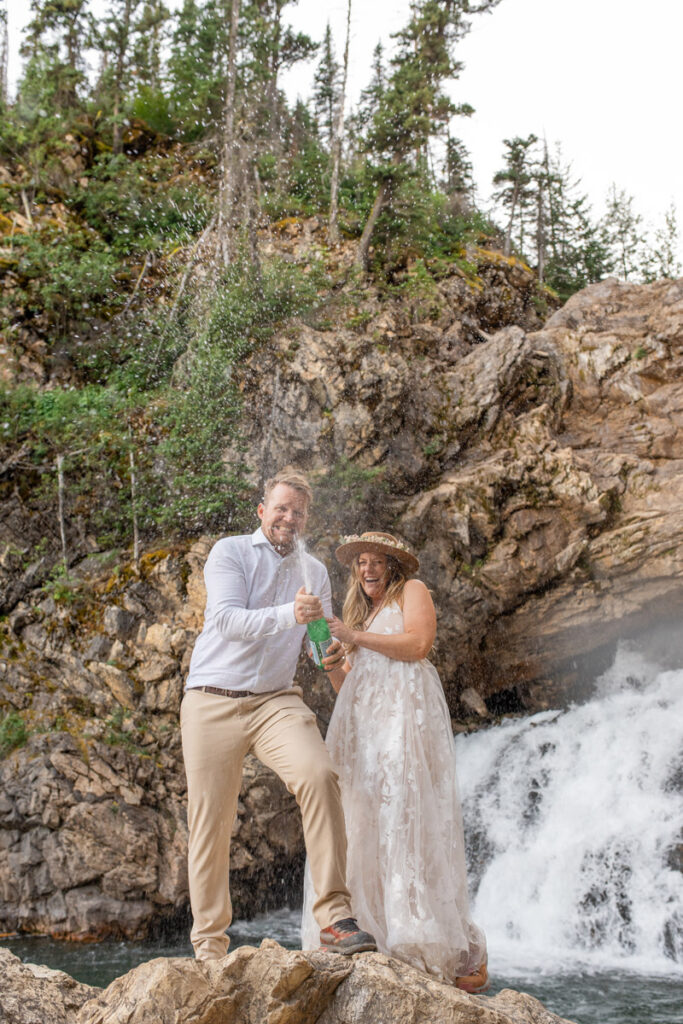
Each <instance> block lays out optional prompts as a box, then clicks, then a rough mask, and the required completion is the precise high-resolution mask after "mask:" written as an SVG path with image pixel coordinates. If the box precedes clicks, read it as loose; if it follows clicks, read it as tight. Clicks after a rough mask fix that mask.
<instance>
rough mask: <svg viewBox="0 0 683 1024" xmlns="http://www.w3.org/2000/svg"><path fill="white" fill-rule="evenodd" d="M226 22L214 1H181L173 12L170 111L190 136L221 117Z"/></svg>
mask: <svg viewBox="0 0 683 1024" xmlns="http://www.w3.org/2000/svg"><path fill="white" fill-rule="evenodd" d="M229 23H230V22H229V19H226V18H225V13H224V11H222V10H221V9H220V8H219V7H218V4H217V3H216V0H203V2H201V3H200V2H198V0H183V6H182V7H181V9H180V11H179V12H178V14H177V15H176V18H175V28H174V30H173V34H172V37H171V53H170V57H169V60H168V69H167V77H168V83H169V87H170V100H171V109H172V112H173V114H174V116H175V117H176V119H177V121H178V122H179V123H180V125H181V128H182V131H183V133H184V135H185V136H186V137H187V138H189V139H193V138H197V137H199V136H201V135H203V134H204V133H205V132H206V131H207V129H209V128H210V127H211V126H214V125H215V124H217V123H218V122H219V120H220V118H221V114H222V111H223V104H224V90H225V77H226V69H227V50H228V36H227V31H226V29H227V26H228V25H229Z"/></svg>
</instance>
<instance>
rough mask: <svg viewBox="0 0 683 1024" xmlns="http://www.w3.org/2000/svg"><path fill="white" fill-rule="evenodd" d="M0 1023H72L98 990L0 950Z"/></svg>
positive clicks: (66, 975) (7, 951)
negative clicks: (23, 961) (24, 961)
mask: <svg viewBox="0 0 683 1024" xmlns="http://www.w3.org/2000/svg"><path fill="white" fill-rule="evenodd" d="M0 975H1V976H2V984H0V1020H1V1021H2V1022H3V1024H73V1021H75V1019H76V1015H77V1013H78V1011H79V1010H80V1008H81V1007H82V1006H83V1004H84V1003H86V1002H87V1001H89V1000H90V999H92V998H93V996H94V995H96V994H97V992H98V989H96V988H92V987H91V986H90V985H81V984H80V982H78V981H74V979H73V978H71V977H69V975H68V974H64V972H63V971H53V970H51V969H50V968H49V967H43V966H41V965H39V964H24V963H22V962H21V960H20V959H19V958H18V957H16V956H14V955H13V954H12V953H10V951H9V950H8V949H0Z"/></svg>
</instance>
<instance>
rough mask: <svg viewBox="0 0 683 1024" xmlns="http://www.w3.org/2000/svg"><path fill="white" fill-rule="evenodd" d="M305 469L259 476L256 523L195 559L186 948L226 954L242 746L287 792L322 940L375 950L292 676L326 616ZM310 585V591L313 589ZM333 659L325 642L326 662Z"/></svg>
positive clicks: (326, 589)
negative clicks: (200, 624)
mask: <svg viewBox="0 0 683 1024" xmlns="http://www.w3.org/2000/svg"><path fill="white" fill-rule="evenodd" d="M310 503H311V489H310V487H309V485H308V482H307V480H306V479H305V477H303V476H301V475H300V474H298V473H294V472H289V471H283V472H281V473H278V474H277V476H275V477H273V478H272V479H271V480H268V481H267V482H266V485H265V492H264V497H263V500H262V502H261V503H260V504H259V506H258V510H257V511H258V517H259V519H260V520H261V527H260V528H259V529H258V530H256V532H255V533H253V534H251V535H246V536H240V537H225V538H223V539H222V540H219V541H218V542H217V544H215V545H214V547H213V548H212V549H211V552H210V554H209V557H208V559H207V562H206V566H205V568H204V578H205V580H206V611H205V614H204V628H203V630H202V632H201V634H200V635H199V637H198V638H197V643H196V645H195V648H194V651H193V653H192V660H191V662H190V672H189V676H188V679H187V684H186V687H185V691H186V692H185V697H184V698H183V703H182V707H181V712H180V720H181V728H182V739H183V757H184V759H185V772H186V775H187V791H188V824H189V830H190V839H189V851H188V868H189V883H190V902H191V905H192V914H193V918H194V920H193V927H192V933H191V939H192V944H193V946H194V950H195V956H196V957H197V958H198V959H200V960H213V959H218V958H220V957H222V956H225V954H226V953H227V950H228V943H229V939H228V937H227V935H226V934H225V930H226V928H227V927H228V926H229V924H230V921H231V919H232V908H231V904H230V893H229V884H228V864H229V858H230V835H231V832H232V827H233V823H234V820H235V813H236V809H237V798H238V795H239V790H240V782H241V777H242V762H243V760H244V757H245V755H246V754H247V753H249V752H251V753H253V754H255V755H256V756H257V757H258V758H259V760H260V761H262V762H263V763H264V764H265V765H267V766H268V767H269V768H272V769H273V770H274V771H275V772H277V774H278V775H279V776H280V778H281V779H282V780H283V782H284V783H285V785H286V786H287V788H288V790H289V791H290V793H293V794H294V796H295V797H296V800H297V803H298V804H299V808H300V810H301V815H302V819H303V826H304V838H305V841H306V850H307V853H308V860H309V864H310V868H311V874H312V877H313V885H314V888H315V891H316V895H317V897H318V898H317V900H316V903H315V904H314V907H313V912H314V914H315V917H316V921H317V922H318V924H319V925H320V928H321V933H320V942H321V945H322V946H323V948H325V949H328V950H330V951H335V952H339V953H347V954H349V953H357V952H361V951H362V950H368V949H375V948H376V946H375V940H374V939H373V937H372V936H371V935H368V933H367V932H363V931H361V930H360V929H359V927H358V925H357V923H356V921H355V920H354V918H353V914H352V910H351V898H350V895H349V892H348V889H347V888H346V830H345V826H344V814H343V811H342V805H341V797H340V793H339V783H338V779H337V775H336V773H335V771H334V768H333V767H332V763H331V761H330V758H329V755H328V753H327V748H326V747H325V744H324V743H323V740H322V737H321V735H320V733H319V731H318V727H317V723H316V720H315V715H314V714H313V712H312V711H311V710H310V709H309V708H307V707H306V705H305V704H304V702H303V701H302V699H301V689H300V688H299V687H298V686H293V685H292V679H293V676H294V671H295V668H296V663H297V659H298V655H299V652H300V650H301V643H302V640H303V637H304V635H305V632H306V624H307V623H308V622H312V621H313V620H314V619H317V618H320V617H321V616H322V615H323V614H327V615H330V614H331V609H332V604H331V590H330V581H329V577H328V575H327V570H326V569H325V567H324V566H323V565H322V563H321V562H319V561H318V560H317V559H315V558H313V557H311V556H310V555H308V554H305V555H303V556H301V557H303V558H305V559H306V561H307V573H308V577H309V579H310V584H311V589H312V591H313V593H311V594H308V593H307V592H306V589H305V587H304V586H303V585H302V583H303V579H304V574H303V569H302V563H301V557H300V556H299V552H298V551H297V550H296V540H297V538H298V537H299V536H302V535H303V533H304V531H305V528H306V521H307V519H308V512H309V508H310ZM316 595H319V596H316ZM340 657H341V652H340V645H338V644H335V646H334V648H332V649H331V650H330V655H329V657H328V658H327V659H326V662H325V664H326V667H327V668H329V669H330V670H331V669H332V668H333V667H334V665H335V664H337V663H338V661H339V660H340Z"/></svg>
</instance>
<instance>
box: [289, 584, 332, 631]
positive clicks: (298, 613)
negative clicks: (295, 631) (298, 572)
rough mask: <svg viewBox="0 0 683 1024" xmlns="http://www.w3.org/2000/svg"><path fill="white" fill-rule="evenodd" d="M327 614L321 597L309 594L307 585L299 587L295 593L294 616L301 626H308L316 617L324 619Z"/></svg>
mask: <svg viewBox="0 0 683 1024" xmlns="http://www.w3.org/2000/svg"><path fill="white" fill-rule="evenodd" d="M324 615H325V612H324V611H323V606H322V603H321V601H320V598H319V597H316V596H315V594H307V593H306V588H305V587H299V589H298V590H297V592H296V594H295V595H294V618H295V619H296V621H297V622H298V623H299V625H300V626H306V625H308V623H309V622H313V621H314V620H315V619H322V618H323V616H324Z"/></svg>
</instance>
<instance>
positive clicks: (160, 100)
mask: <svg viewBox="0 0 683 1024" xmlns="http://www.w3.org/2000/svg"><path fill="white" fill-rule="evenodd" d="M131 111H132V113H133V117H137V118H139V119H140V120H141V121H144V122H145V124H148V125H149V126H150V128H153V129H154V131H155V132H158V133H159V135H174V134H175V132H176V130H177V127H178V125H177V121H176V119H175V118H174V117H173V116H172V114H171V101H170V99H169V97H168V96H167V95H166V94H165V93H164V92H162V90H161V89H158V88H157V89H154V88H152V86H149V85H143V86H142V87H141V88H140V89H139V90H138V93H137V95H136V96H135V98H134V99H133V103H132V106H131Z"/></svg>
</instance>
